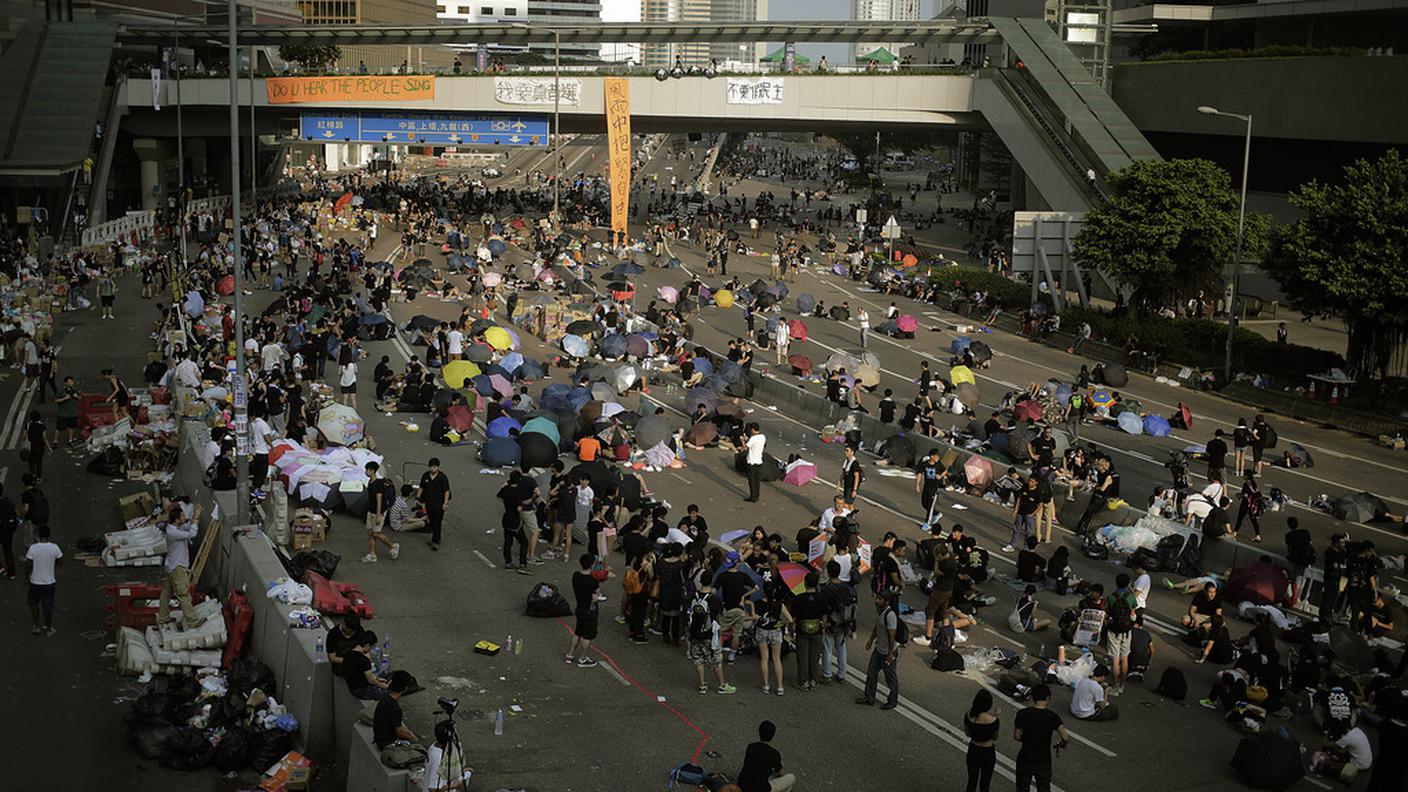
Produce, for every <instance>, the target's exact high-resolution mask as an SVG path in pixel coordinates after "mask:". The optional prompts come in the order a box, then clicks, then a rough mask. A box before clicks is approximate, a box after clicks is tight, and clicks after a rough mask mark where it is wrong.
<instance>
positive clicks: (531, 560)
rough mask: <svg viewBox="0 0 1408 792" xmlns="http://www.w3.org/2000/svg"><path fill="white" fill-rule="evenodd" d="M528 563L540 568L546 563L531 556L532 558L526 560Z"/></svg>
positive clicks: (537, 557)
mask: <svg viewBox="0 0 1408 792" xmlns="http://www.w3.org/2000/svg"><path fill="white" fill-rule="evenodd" d="M528 563H530V564H532V565H533V566H542V565H543V564H546V563H547V562H546V561H544V560H543V559H542V558H541V557H539V556H533V557H532V558H530V559H528Z"/></svg>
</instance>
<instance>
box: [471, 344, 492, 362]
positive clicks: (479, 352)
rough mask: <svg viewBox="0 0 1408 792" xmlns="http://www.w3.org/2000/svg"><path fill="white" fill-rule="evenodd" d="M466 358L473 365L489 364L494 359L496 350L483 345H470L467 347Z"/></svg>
mask: <svg viewBox="0 0 1408 792" xmlns="http://www.w3.org/2000/svg"><path fill="white" fill-rule="evenodd" d="M464 356H465V358H467V359H468V360H469V361H471V362H473V363H488V362H489V361H490V360H493V359H494V350H492V349H490V348H489V347H486V346H484V345H483V344H477V343H476V344H469V345H468V346H466V347H465V350H464Z"/></svg>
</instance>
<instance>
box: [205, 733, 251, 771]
mask: <svg viewBox="0 0 1408 792" xmlns="http://www.w3.org/2000/svg"><path fill="white" fill-rule="evenodd" d="M253 738H254V735H253V733H252V732H250V730H249V729H246V728H244V727H242V726H236V727H235V728H232V729H230V730H228V731H226V732H225V736H224V737H222V738H221V739H220V744H219V745H217V746H215V752H214V753H213V754H211V756H210V764H211V766H212V767H214V768H215V769H216V770H219V771H220V772H222V773H233V772H238V771H240V770H243V769H245V768H246V767H248V766H249V752H250V744H251V742H252V741H253Z"/></svg>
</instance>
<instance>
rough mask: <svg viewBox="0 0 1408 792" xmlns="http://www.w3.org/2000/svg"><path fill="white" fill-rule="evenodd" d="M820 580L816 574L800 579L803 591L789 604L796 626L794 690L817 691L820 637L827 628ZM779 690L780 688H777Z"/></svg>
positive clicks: (809, 573)
mask: <svg viewBox="0 0 1408 792" xmlns="http://www.w3.org/2000/svg"><path fill="white" fill-rule="evenodd" d="M820 581H821V577H820V575H818V574H817V572H816V570H811V571H809V572H807V576H806V578H804V579H803V583H802V585H803V587H804V591H803V592H802V593H801V594H799V595H797V598H796V599H795V600H793V601H792V607H791V608H790V609H789V610H790V611H791V612H792V616H793V618H794V619H796V625H797V652H796V654H797V689H798V690H801V691H811V690H815V689H816V680H817V677H818V676H819V674H818V666H819V665H820V662H821V636H822V630H823V629H825V626H826V600H825V599H824V598H823V597H822V596H821V592H820V591H818V586H819V584H820ZM778 689H779V690H781V689H782V688H781V685H779V686H778Z"/></svg>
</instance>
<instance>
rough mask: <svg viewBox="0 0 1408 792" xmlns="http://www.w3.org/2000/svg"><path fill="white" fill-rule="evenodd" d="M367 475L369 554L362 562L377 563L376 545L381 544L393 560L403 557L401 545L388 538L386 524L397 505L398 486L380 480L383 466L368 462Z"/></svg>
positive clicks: (389, 481)
mask: <svg viewBox="0 0 1408 792" xmlns="http://www.w3.org/2000/svg"><path fill="white" fill-rule="evenodd" d="M365 470H366V473H367V554H366V555H364V556H362V561H363V562H365V563H368V564H375V563H376V560H377V558H376V543H377V542H381V543H382V544H384V545H386V546H387V548H388V549H390V551H391V560H392V561H395V560H396V559H397V558H398V557H400V555H401V543H400V542H392V541H391V540H390V539H389V538H387V536H386V524H387V523H388V522H390V520H391V506H392V504H394V503H396V485H395V484H392V483H391V480H390V479H385V478H379V477H378V476H377V471H379V470H381V465H380V464H379V463H377V462H368V463H367V466H366V468H365Z"/></svg>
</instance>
